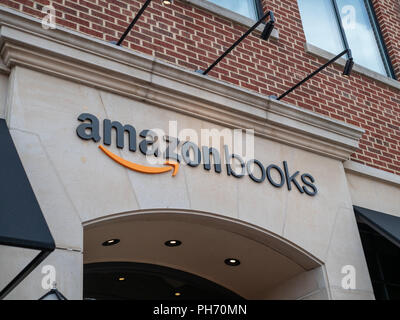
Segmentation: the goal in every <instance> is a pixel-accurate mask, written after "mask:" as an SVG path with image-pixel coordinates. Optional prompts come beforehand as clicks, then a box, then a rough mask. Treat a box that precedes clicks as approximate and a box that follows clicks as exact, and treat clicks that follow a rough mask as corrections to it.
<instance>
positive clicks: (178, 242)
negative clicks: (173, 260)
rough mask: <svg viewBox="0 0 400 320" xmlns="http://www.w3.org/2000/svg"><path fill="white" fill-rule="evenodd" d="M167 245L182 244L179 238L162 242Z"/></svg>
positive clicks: (175, 245) (176, 245)
mask: <svg viewBox="0 0 400 320" xmlns="http://www.w3.org/2000/svg"><path fill="white" fill-rule="evenodd" d="M164 244H165V245H166V246H167V247H178V246H180V245H181V244H182V242H181V241H179V240H168V241H166V242H165V243H164Z"/></svg>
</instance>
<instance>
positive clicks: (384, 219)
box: [354, 206, 400, 247]
mask: <svg viewBox="0 0 400 320" xmlns="http://www.w3.org/2000/svg"><path fill="white" fill-rule="evenodd" d="M354 211H355V213H356V216H357V219H358V220H359V221H361V222H363V223H365V224H367V225H368V226H369V227H370V228H372V229H374V230H375V231H376V232H378V233H379V234H380V235H382V236H383V237H385V238H386V239H388V240H389V241H391V242H392V243H394V244H395V245H396V246H398V247H400V217H396V216H393V215H390V214H385V213H382V212H378V211H374V210H370V209H365V208H361V207H357V206H354Z"/></svg>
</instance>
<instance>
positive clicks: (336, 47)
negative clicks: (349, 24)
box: [298, 0, 344, 53]
mask: <svg viewBox="0 0 400 320" xmlns="http://www.w3.org/2000/svg"><path fill="white" fill-rule="evenodd" d="M298 3H299V9H300V14H301V20H302V22H303V28H304V32H305V34H306V38H307V42H308V43H310V44H312V45H314V46H316V47H318V48H321V49H324V50H326V51H328V52H331V53H340V52H342V51H343V50H344V45H343V40H342V38H341V35H340V28H339V23H338V21H337V19H336V15H335V11H334V8H333V6H332V1H331V0H298Z"/></svg>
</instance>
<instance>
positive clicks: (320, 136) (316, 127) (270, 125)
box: [0, 8, 364, 160]
mask: <svg viewBox="0 0 400 320" xmlns="http://www.w3.org/2000/svg"><path fill="white" fill-rule="evenodd" d="M0 26H1V31H0V55H1V59H2V61H3V63H4V65H5V67H6V68H8V69H12V68H13V67H15V66H20V67H24V68H29V69H32V70H36V71H39V72H43V73H47V74H49V75H52V76H55V77H60V78H63V79H67V80H69V81H74V82H78V83H81V84H84V85H87V86H90V87H94V88H98V89H101V90H105V91H108V92H112V93H115V94H118V95H122V96H126V97H128V98H131V99H134V100H140V101H144V102H147V103H150V104H152V105H155V106H159V107H161V108H167V109H170V110H174V111H176V112H179V113H182V114H186V115H189V116H192V117H195V118H198V119H202V120H205V121H210V122H213V123H216V124H219V125H223V126H225V127H228V128H242V129H249V128H250V129H254V131H255V134H256V135H257V136H259V137H263V138H266V139H270V140H274V141H277V142H280V143H284V144H287V145H289V146H294V147H297V148H301V149H303V150H307V151H310V152H313V153H317V154H320V155H323V156H326V157H331V158H334V159H338V160H347V159H349V158H350V155H351V154H352V153H354V152H355V151H356V150H357V149H358V142H359V139H360V138H361V136H362V134H363V133H364V130H362V129H361V128H358V127H356V126H352V125H349V124H345V123H343V122H340V121H337V120H334V119H331V118H329V117H326V116H322V115H319V114H317V113H314V112H311V111H308V110H305V109H302V108H299V107H296V106H293V105H289V104H286V103H282V102H279V101H276V100H272V99H270V98H268V97H266V96H263V95H260V94H257V93H254V92H251V91H249V90H246V89H243V88H240V87H237V86H234V85H231V84H228V83H226V82H223V81H219V80H216V79H214V78H211V77H208V76H203V75H201V74H199V73H196V72H194V71H190V70H186V69H183V68H181V67H178V66H175V65H172V64H168V63H166V62H164V61H162V60H159V59H156V58H155V57H153V56H148V55H144V54H141V53H137V52H135V51H132V50H129V49H126V48H121V47H119V46H116V45H113V44H111V43H107V42H104V41H101V40H98V39H94V38H91V37H89V36H86V35H83V34H80V33H78V32H74V31H71V30H68V29H64V28H58V29H56V30H51V29H49V30H45V29H43V28H42V27H41V22H40V20H38V19H34V18H31V17H29V16H27V15H25V14H21V13H18V12H16V11H14V10H11V9H7V8H0Z"/></svg>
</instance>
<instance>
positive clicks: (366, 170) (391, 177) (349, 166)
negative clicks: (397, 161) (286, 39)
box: [343, 160, 400, 187]
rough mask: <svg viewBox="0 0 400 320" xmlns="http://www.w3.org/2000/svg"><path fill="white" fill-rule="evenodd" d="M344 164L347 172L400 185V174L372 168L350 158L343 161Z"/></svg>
mask: <svg viewBox="0 0 400 320" xmlns="http://www.w3.org/2000/svg"><path fill="white" fill-rule="evenodd" d="M343 166H344V169H345V171H346V172H350V173H355V174H358V175H362V176H365V177H368V178H372V179H377V180H380V181H382V182H386V183H389V184H392V185H395V186H396V187H400V176H398V175H396V174H393V173H390V172H386V171H383V170H379V169H376V168H372V167H369V166H366V165H363V164H361V163H358V162H354V161H350V160H348V161H345V162H344V163H343Z"/></svg>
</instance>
